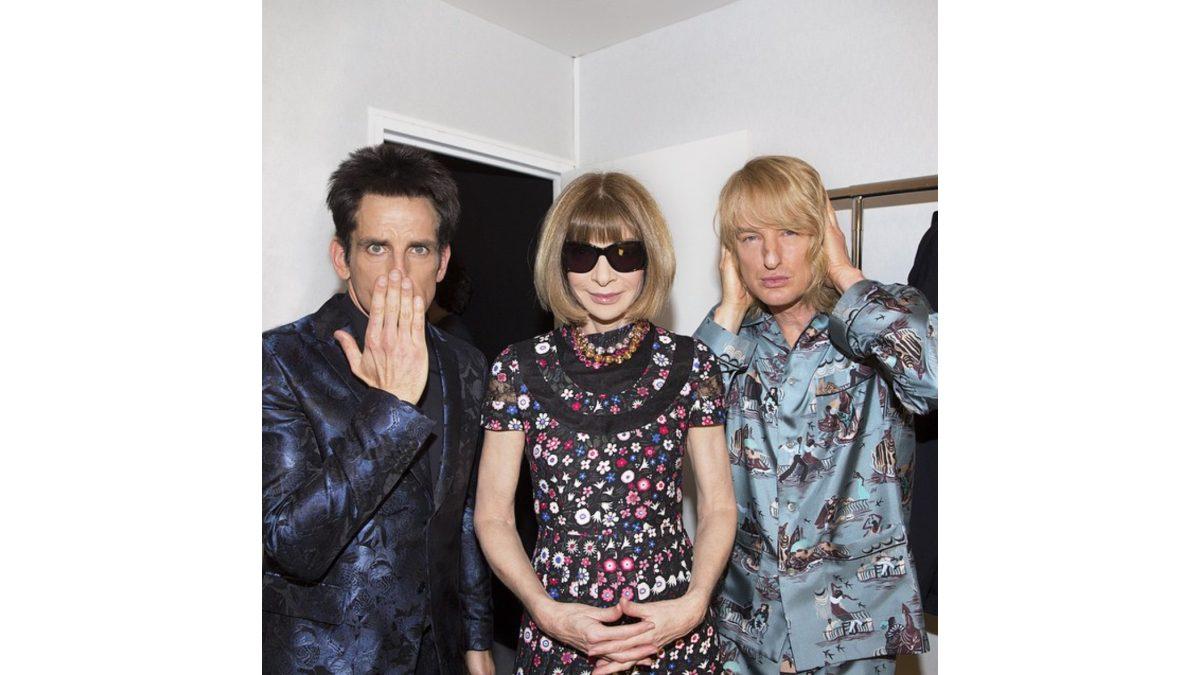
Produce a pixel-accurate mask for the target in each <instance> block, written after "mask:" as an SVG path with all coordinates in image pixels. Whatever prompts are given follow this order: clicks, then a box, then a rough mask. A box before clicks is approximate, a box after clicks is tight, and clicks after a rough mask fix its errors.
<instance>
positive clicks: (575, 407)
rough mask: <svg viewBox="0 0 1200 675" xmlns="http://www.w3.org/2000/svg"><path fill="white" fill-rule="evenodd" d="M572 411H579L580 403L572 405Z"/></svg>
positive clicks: (576, 402)
mask: <svg viewBox="0 0 1200 675" xmlns="http://www.w3.org/2000/svg"><path fill="white" fill-rule="evenodd" d="M571 410H579V401H575V402H574V403H572V404H571Z"/></svg>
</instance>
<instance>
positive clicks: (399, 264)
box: [392, 253, 408, 276]
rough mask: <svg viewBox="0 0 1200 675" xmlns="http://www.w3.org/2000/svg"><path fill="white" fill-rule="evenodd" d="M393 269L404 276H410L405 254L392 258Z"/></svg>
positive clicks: (398, 254)
mask: <svg viewBox="0 0 1200 675" xmlns="http://www.w3.org/2000/svg"><path fill="white" fill-rule="evenodd" d="M392 269H397V270H400V273H401V274H403V275H404V276H408V261H407V260H406V259H405V257H404V254H403V253H397V254H395V255H393V256H392Z"/></svg>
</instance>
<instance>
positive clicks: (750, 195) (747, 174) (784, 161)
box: [717, 155, 839, 313]
mask: <svg viewBox="0 0 1200 675" xmlns="http://www.w3.org/2000/svg"><path fill="white" fill-rule="evenodd" d="M828 199H829V197H828V195H827V194H826V192H825V186H824V184H822V182H821V174H819V173H817V170H816V169H814V168H812V166H811V165H809V164H808V162H805V161H804V160H802V159H797V158H795V157H785V156H782V155H767V156H762V157H755V158H754V159H752V160H750V161H749V162H746V165H745V166H743V167H742V168H741V169H738V170H737V171H735V172H734V174H733V175H732V176H730V177H729V180H728V181H726V182H725V187H723V188H721V196H720V198H719V199H718V201H717V223H718V228H719V232H718V236H719V238H720V240H721V244H722V245H723V246H725V247H726V248H728V249H729V250H730V251H731V252H734V251H737V235H738V229H739V228H741V227H744V226H747V225H753V226H756V227H766V228H773V229H778V230H791V231H792V232H796V233H798V234H804V235H808V236H810V237H811V240H810V244H809V247H808V252H807V256H806V262H807V263H808V266H809V269H811V270H812V281H811V282H809V284H808V287H807V288H806V289H805V290H804V293H803V294H802V295H801V296H800V302H801V303H802V304H805V305H807V306H809V307H812V308H814V309H816V310H817V311H819V312H829V311H832V310H833V308H834V306H835V305H836V304H837V301H838V297H839V294H838V292H837V289H835V288H833V287H832V284H831V283H830V281H829V277H828V270H827V268H826V260H825V252H824V248H823V247H824V245H825V203H826V202H827V201H828ZM765 309H766V308H765V307H763V305H762V303H760V302H757V301H756V302H755V305H754V307H753V308H752V309H751V311H752V312H753V313H757V312H761V311H764V310H765Z"/></svg>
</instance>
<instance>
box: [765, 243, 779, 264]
mask: <svg viewBox="0 0 1200 675" xmlns="http://www.w3.org/2000/svg"><path fill="white" fill-rule="evenodd" d="M763 266H764V267H766V268H767V269H769V270H773V269H775V268H776V267H779V238H778V237H774V236H771V235H770V234H767V235H766V236H764V237H763Z"/></svg>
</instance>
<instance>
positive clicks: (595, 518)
mask: <svg viewBox="0 0 1200 675" xmlns="http://www.w3.org/2000/svg"><path fill="white" fill-rule="evenodd" d="M553 338H554V334H553V333H547V334H545V335H541V336H538V337H536V338H534V339H532V340H529V341H526V342H522V343H518V344H516V345H512V346H510V347H509V348H507V349H505V350H504V351H503V352H502V353H501V354H500V355H499V356H498V357H497V359H496V361H495V362H494V363H493V364H492V371H491V380H490V382H489V384H488V394H487V399H486V400H485V402H484V407H483V421H482V423H483V427H484V428H485V429H488V430H491V431H521V432H524V434H525V451H526V457H527V459H528V461H529V463H530V470H531V472H532V478H533V484H534V487H533V500H534V512H535V516H536V518H537V521H538V524H539V530H538V541H537V544H536V547H535V549H534V552H533V556H532V557H533V559H532V564H533V568H534V571H535V573H536V574H537V575H538V578H539V579H541V581H542V585H543V586H544V587H545V588H546V592H547V593H548V594H549V595H550V597H552V598H554V599H556V600H560V601H562V602H579V603H584V604H588V605H592V606H595V607H609V606H612V605H614V604H616V603H617V602H619V600H620V597H621V596H622V595H624V596H626V597H628V598H630V599H631V600H634V601H635V602H654V601H658V600H668V599H673V598H678V597H680V596H682V595H683V594H684V592H686V591H687V588H688V583H689V581H690V579H691V562H692V560H691V559H692V543H691V540H690V539H689V538H688V535H687V532H686V531H685V530H684V527H683V521H682V502H683V491H682V480H683V456H684V452H685V450H686V439H687V430H688V429H689V428H690V427H692V426H714V425H720V424H723V423H724V421H725V407H724V395H725V391H724V384H723V382H722V379H721V373H720V370H719V368H718V364H717V362H716V359H715V357H714V356H713V354H712V352H710V351H709V350H708V348H707V347H705V346H704V345H703V344H701V343H699V342H695V341H693V340H692V339H691V338H688V337H681V336H678V335H675V334H673V333H670V332H669V331H666V330H664V329H662V328H658V327H654V328H653V329H652V332H651V335H650V336H647V338H646V342H647V344H646V345H644V346H643V348H645V349H651V350H652V354H651V357H650V359H649V361H648V363H647V365H646V366H645V368H644V370H643V372H642V374H641V376H640V377H638V378H637V380H635V381H634V383H633V384H632V385H630V386H629V387H627V388H625V389H624V390H622V391H613V392H605V391H589V390H587V389H585V388H583V387H581V386H578V385H577V384H576V383H575V382H573V381H572V380H571V379H570V377H569V376H568V375H567V373H566V372H565V371H564V369H563V367H562V364H561V362H560V361H559V358H560V354H559V350H558V347H557V345H556V341H555V340H554V339H553ZM561 357H562V358H568V355H566V354H563V355H561ZM570 358H574V357H573V355H572V356H570ZM523 623H524V628H523V629H522V631H521V634H520V641H519V646H518V652H517V667H516V671H515V672H517V673H522V674H524V673H581V672H590V670H591V669H592V664H591V663H590V662H589V661H588V659H587V657H586V655H584V654H582V653H580V652H578V651H577V650H575V649H574V648H572V647H570V646H569V645H566V644H563V643H561V642H558V641H557V640H554V639H553V638H551V637H549V636H547V635H544V634H542V633H541V631H540V630H538V627H537V625H536V624H535V623H534V622H533V621H532V620H531V619H530V618H529V617H528V616H526V617H525V618H524V620H523ZM716 653H717V638H716V633H715V629H714V626H713V624H712V621H711V619H710V618H706V619H705V620H704V621H703V622H701V623H700V624H699V625H698V626H697V627H696V628H695V629H694V630H693V631H692V632H691V633H689V634H688V635H686V636H684V637H683V638H680V639H679V640H678V641H676V642H675V643H674V644H673V645H668V646H667V647H666V648H665V649H663V650H661V651H660V652H659V655H658V657H657V658H656V659H655V661H654V663H653V665H651V666H648V667H641V668H638V669H635V670H634V671H632V672H641V673H659V672H664V673H665V672H670V673H701V672H714V671H715V668H716V665H717V662H716V658H715V657H716Z"/></svg>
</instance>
